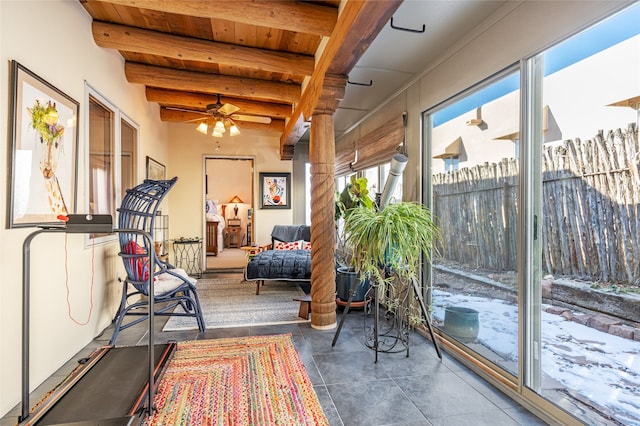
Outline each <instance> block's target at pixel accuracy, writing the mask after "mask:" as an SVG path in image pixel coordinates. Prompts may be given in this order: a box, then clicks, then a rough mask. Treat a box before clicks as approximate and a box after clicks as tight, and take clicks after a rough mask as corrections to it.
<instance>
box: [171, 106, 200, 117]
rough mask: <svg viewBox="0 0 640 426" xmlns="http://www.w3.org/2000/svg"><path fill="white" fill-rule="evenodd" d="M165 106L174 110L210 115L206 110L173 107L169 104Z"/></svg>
mask: <svg viewBox="0 0 640 426" xmlns="http://www.w3.org/2000/svg"><path fill="white" fill-rule="evenodd" d="M163 108H166V109H170V110H172V111H181V112H192V113H194V114H202V115H209V113H208V112H206V111H198V110H197V109H186V108H177V107H171V106H167V107H163Z"/></svg>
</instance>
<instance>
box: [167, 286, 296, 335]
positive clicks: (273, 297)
mask: <svg viewBox="0 0 640 426" xmlns="http://www.w3.org/2000/svg"><path fill="white" fill-rule="evenodd" d="M196 288H197V289H198V297H199V298H200V305H201V306H202V312H203V315H204V322H205V326H206V328H208V329H211V328H225V327H239V326H256V325H273V324H290V323H299V322H308V320H305V319H302V318H300V317H299V316H298V309H299V308H300V302H295V301H294V300H293V299H294V298H296V297H300V296H304V291H302V289H300V287H299V286H298V284H296V283H295V282H284V281H269V282H267V283H265V285H264V286H262V287H261V288H260V294H258V295H256V284H255V283H254V282H247V281H243V278H242V274H238V275H236V276H232V277H229V278H201V279H199V280H198V283H197V284H196ZM176 309H182V308H176ZM197 328H198V325H197V323H196V320H195V319H194V318H190V317H178V316H173V317H169V320H168V321H167V323H166V324H165V326H164V328H163V329H162V331H180V330H196V329H197Z"/></svg>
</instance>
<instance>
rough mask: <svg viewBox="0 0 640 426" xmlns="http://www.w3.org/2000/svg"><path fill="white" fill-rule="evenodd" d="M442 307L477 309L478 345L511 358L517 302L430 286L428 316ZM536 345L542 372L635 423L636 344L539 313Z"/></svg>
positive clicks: (638, 403) (439, 316)
mask: <svg viewBox="0 0 640 426" xmlns="http://www.w3.org/2000/svg"><path fill="white" fill-rule="evenodd" d="M448 306H463V307H467V308H471V309H475V310H476V311H478V313H479V314H478V318H479V322H480V330H479V333H478V343H480V344H482V345H484V346H486V347H487V348H489V349H490V350H491V351H492V352H494V353H496V354H498V355H499V356H500V357H502V358H503V359H504V360H505V361H513V362H516V361H517V354H518V352H517V351H518V309H517V306H515V305H513V304H511V303H508V302H506V301H504V300H498V299H487V298H482V297H477V296H465V295H462V294H452V293H448V292H444V291H441V290H435V289H434V293H433V316H434V319H436V320H438V321H444V312H445V308H446V307H448ZM542 346H543V347H542V372H543V374H545V375H547V376H549V377H551V378H553V379H554V380H556V381H557V382H559V383H562V385H564V386H565V387H566V388H567V389H570V390H572V391H573V392H576V393H579V394H580V395H581V396H582V397H584V398H586V399H589V400H591V401H593V402H595V403H597V404H598V405H599V406H602V407H606V408H607V409H609V410H610V414H612V415H613V416H614V417H615V418H616V419H618V420H619V421H621V422H623V423H624V424H628V425H640V342H635V341H632V340H628V339H624V338H622V337H618V336H614V335H611V334H608V333H604V332H601V331H598V330H596V329H594V328H591V327H587V326H585V325H582V324H579V323H576V322H573V321H568V320H567V319H566V318H564V317H563V316H561V315H554V314H550V313H547V312H544V311H543V312H542ZM543 393H544V390H543Z"/></svg>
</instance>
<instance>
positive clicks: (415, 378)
mask: <svg viewBox="0 0 640 426" xmlns="http://www.w3.org/2000/svg"><path fill="white" fill-rule="evenodd" d="M340 315H341V314H340V313H339V316H338V321H339V320H340ZM165 321H166V318H162V317H158V318H157V320H156V329H157V330H158V331H157V332H156V337H155V339H156V343H160V342H163V341H169V340H178V341H181V340H191V339H214V338H218V337H233V336H249V335H267V334H281V333H291V334H292V336H293V339H294V342H295V345H296V348H297V349H298V352H299V354H300V357H301V359H302V361H303V362H304V364H305V366H306V368H307V372H308V374H309V376H310V378H311V381H312V382H313V383H314V386H315V389H316V392H317V394H318V397H319V399H320V402H321V404H322V407H323V409H324V411H325V414H326V415H327V417H328V419H329V422H330V424H331V425H332V426H340V425H344V426H357V425H367V426H376V425H415V426H417V425H446V426H453V425H470V424H473V425H474V426H482V425H490V426H500V425H543V424H544V423H543V422H542V421H540V420H539V419H537V418H536V417H535V416H533V415H532V414H530V413H529V412H528V411H526V410H525V409H524V408H522V407H521V406H520V405H518V404H517V403H516V402H514V401H512V400H511V399H509V398H508V397H507V396H505V395H504V394H502V393H501V392H500V391H499V390H497V389H495V388H494V387H492V386H491V385H489V384H487V383H486V382H485V381H483V380H482V379H481V378H479V377H478V376H477V375H475V374H474V373H473V372H471V371H469V370H468V369H467V368H466V367H464V366H463V365H461V364H460V363H458V362H456V361H455V360H454V359H453V358H452V357H451V356H449V355H448V354H446V353H444V352H443V360H442V361H440V360H439V359H438V358H437V354H436V352H435V349H434V348H433V345H432V343H431V341H430V340H427V339H425V338H423V337H422V336H419V335H412V336H411V342H410V343H411V344H410V356H409V357H406V352H402V353H380V354H379V359H378V363H375V362H374V360H375V352H374V351H372V350H371V349H368V348H367V347H366V346H365V345H364V340H365V338H364V313H363V312H362V310H359V311H357V310H354V311H352V312H350V313H349V315H348V318H347V320H346V321H345V323H344V327H343V328H342V331H341V333H340V336H339V338H338V341H337V343H336V345H335V347H333V348H332V347H331V342H332V340H333V338H334V335H335V330H328V331H319V330H315V329H313V328H311V326H310V325H309V324H307V323H304V324H292V325H280V326H262V327H238V328H226V329H213V330H208V331H206V332H204V333H198V332H197V330H194V331H187V332H185V331H182V332H162V331H161V329H162V326H163V324H164V322H165ZM147 327H148V325H147V323H146V322H144V323H142V324H139V325H137V326H135V327H132V328H130V329H127V330H125V331H123V332H122V333H121V334H120V336H118V341H117V345H118V346H124V345H137V344H146V342H147V339H148V332H147V330H146V328H147ZM111 333H112V330H111V328H110V327H109V328H107V329H106V330H105V331H104V333H103V334H102V335H101V336H99V337H97V338H96V339H95V340H94V341H93V342H91V343H90V344H89V345H87V347H86V348H85V349H84V350H83V351H81V352H80V353H78V354H77V355H76V356H74V357H73V358H72V359H71V360H70V361H69V362H68V363H67V365H66V366H65V367H63V368H61V369H60V371H58V372H57V373H56V374H54V375H53V376H52V377H51V378H49V379H48V380H47V381H45V383H43V384H42V385H41V386H40V387H39V388H38V389H36V391H34V392H33V394H32V402H31V404H33V403H34V402H35V401H38V400H39V399H40V398H42V396H43V395H44V394H46V392H47V391H49V390H51V389H52V388H53V387H54V386H55V385H56V384H58V383H59V382H60V381H61V380H62V379H63V378H64V377H65V376H66V375H67V374H69V372H70V371H71V370H72V369H73V368H74V367H75V366H76V365H77V364H76V360H77V359H80V358H82V357H85V356H88V355H89V354H90V353H91V352H92V351H93V349H94V348H96V347H100V346H103V345H106V344H108V340H109V338H110V337H111ZM19 413H20V407H19V406H17V407H15V408H14V409H13V410H11V411H10V412H9V413H8V414H7V415H6V416H5V417H4V418H2V419H1V420H0V426H5V425H15V424H16V423H17V416H18V415H19Z"/></svg>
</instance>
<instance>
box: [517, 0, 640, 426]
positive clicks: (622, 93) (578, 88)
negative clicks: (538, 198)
mask: <svg viewBox="0 0 640 426" xmlns="http://www.w3.org/2000/svg"><path fill="white" fill-rule="evenodd" d="M638 22H640V4H636V5H635V6H634V7H632V8H630V9H627V10H626V11H623V12H622V13H620V14H618V15H616V16H613V17H612V18H610V19H607V20H606V21H603V22H601V23H600V24H598V25H595V26H593V27H591V28H590V29H588V30H587V31H584V32H583V33H580V34H578V35H576V36H574V37H572V38H570V39H568V40H566V41H565V42H563V43H561V44H558V45H556V46H554V47H552V48H550V49H549V50H547V51H545V52H543V54H541V55H540V58H541V59H542V63H543V64H544V66H543V74H544V77H543V79H542V104H543V105H544V110H543V120H542V126H543V144H542V146H541V152H539V155H540V156H541V158H542V163H541V167H542V171H541V172H542V203H541V205H542V221H541V224H540V225H541V226H540V229H541V234H542V269H543V272H542V302H543V303H542V312H541V324H540V327H541V335H542V350H541V360H542V363H541V368H542V371H541V380H540V383H541V386H540V388H539V389H536V388H534V390H537V391H538V392H539V393H540V394H541V395H542V396H543V397H544V398H546V399H548V400H550V401H552V402H554V403H556V404H557V405H560V406H562V407H563V408H565V409H566V410H568V411H569V412H571V413H573V414H574V415H576V416H579V417H580V418H581V419H585V420H586V421H587V422H588V423H600V422H601V421H605V420H604V419H611V424H640V398H639V397H638V395H640V355H639V354H640V341H639V340H640V339H639V338H638V337H640V331H639V328H638V323H639V322H640V309H638V301H637V300H638V298H637V294H638V291H639V287H638V285H639V283H640V281H639V277H640V256H639V255H640V243H639V241H638V235H640V186H639V183H640V181H639V180H638V161H639V158H640V157H639V153H640V146H639V145H638V132H637V129H638V127H637V126H638V117H639V114H640V77H639V76H640V26H639V25H638ZM528 382H529V381H527V383H528ZM585 413H586V414H585ZM606 422H607V423H608V422H609V420H606Z"/></svg>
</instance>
